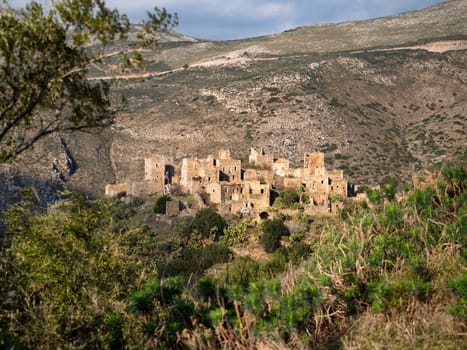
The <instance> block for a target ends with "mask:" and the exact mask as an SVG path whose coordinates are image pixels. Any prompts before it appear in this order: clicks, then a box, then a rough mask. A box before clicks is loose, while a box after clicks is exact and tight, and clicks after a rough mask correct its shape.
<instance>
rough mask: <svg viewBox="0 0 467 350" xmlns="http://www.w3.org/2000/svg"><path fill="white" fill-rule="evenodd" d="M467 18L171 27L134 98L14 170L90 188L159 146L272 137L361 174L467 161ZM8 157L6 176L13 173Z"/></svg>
mask: <svg viewBox="0 0 467 350" xmlns="http://www.w3.org/2000/svg"><path fill="white" fill-rule="evenodd" d="M465 18H467V3H466V2H465V1H460V0H453V1H448V2H445V3H442V4H440V5H437V6H433V7H430V8H427V9H424V10H421V11H415V12H410V13H406V14H401V15H397V16H392V17H387V18H379V19H375V20H370V21H360V22H347V23H340V24H329V25H318V26H307V27H301V28H297V29H295V30H292V31H288V32H284V33H280V34H277V35H272V36H266V37H259V38H251V39H245V40H235V41H226V42H207V41H202V40H197V39H193V38H189V37H186V36H181V35H178V34H176V33H172V34H171V35H170V36H169V37H163V38H161V46H162V48H163V50H162V52H147V53H146V54H145V56H146V59H147V63H148V65H147V71H146V72H145V73H144V74H143V75H134V76H132V77H127V79H124V80H120V81H118V83H117V84H115V87H114V91H115V92H116V93H117V94H124V95H126V96H128V99H129V105H128V109H127V110H125V111H123V112H122V113H121V115H120V116H119V118H118V120H117V123H116V125H115V126H114V127H113V128H112V130H109V131H108V132H107V133H106V135H83V134H73V135H59V136H55V137H52V138H50V139H48V140H46V141H45V142H43V143H41V144H40V145H38V146H37V147H36V148H35V150H34V151H33V152H31V153H29V154H27V155H25V156H24V157H23V159H20V160H19V161H18V167H17V168H16V169H19V172H18V174H17V177H16V178H18V176H20V175H23V178H24V179H25V182H27V180H28V179H29V180H30V174H37V175H36V176H34V179H35V181H39V182H40V183H41V184H43V183H44V182H47V183H50V182H51V183H54V184H61V183H63V182H65V183H66V184H67V185H69V186H71V187H74V188H79V189H81V190H84V191H86V192H89V193H91V194H96V193H102V191H103V186H104V185H105V183H108V182H112V181H124V180H125V179H126V178H128V177H135V176H136V173H138V172H140V171H141V170H140V167H141V166H142V162H141V160H142V158H144V157H147V156H150V155H151V154H154V153H158V154H164V155H167V156H169V157H172V158H174V159H175V160H177V159H180V158H182V157H184V156H204V155H206V154H209V153H214V152H216V151H217V149H218V148H219V147H228V148H230V149H231V151H232V153H233V155H234V156H237V157H245V156H246V155H247V152H248V151H249V147H250V146H255V147H264V148H265V149H266V151H267V152H273V153H274V154H275V155H277V156H284V157H288V158H289V159H291V160H292V161H293V162H294V163H296V164H298V163H300V161H301V158H302V155H303V152H306V151H312V150H321V151H324V152H325V153H326V161H327V163H328V165H330V166H332V167H336V168H341V169H344V170H345V171H346V174H347V175H348V176H349V177H350V178H351V180H353V181H355V182H359V183H374V182H379V181H380V180H381V179H382V178H383V177H386V176H390V177H393V178H397V179H399V180H403V179H406V178H409V177H410V176H411V174H412V173H413V172H414V171H415V170H417V169H418V168H420V167H426V166H431V165H437V164H438V165H439V164H441V163H443V162H445V161H447V160H450V159H453V160H464V161H465V160H466V154H465V150H466V142H467V137H466V134H465V130H467V125H466V124H467V122H466V120H467V117H466V112H467V111H466V110H467V101H466V98H467V97H466V96H467V91H466V90H467V89H466V78H467V77H466V72H467V70H466V63H465V62H467V51H466V50H465V49H466V42H467V41H466V40H467V23H466V21H465ZM128 44H131V40H129V41H128V42H121V43H118V44H117V45H116V47H117V46H122V45H123V46H124V45H128ZM427 49H429V51H428V50H427ZM444 50H447V51H444ZM94 78H95V77H94ZM63 141H65V143H64V142H63ZM64 144H65V145H66V147H65V146H64ZM70 157H71V158H72V159H73V161H74V163H73V162H72V163H73V164H75V165H74V168H73V169H70V168H69V167H68V165H69V164H70V162H69V159H70ZM55 163H57V164H59V165H60V166H58V168H59V171H58V173H57V171H56V170H54V171H52V170H51V169H52V168H53V165H54V164H55ZM8 168H9V169H8V171H9V172H8V171H5V172H4V176H7V175H8V174H12V173H13V174H16V172H15V171H16V170H14V169H13V170H12V167H11V166H10V167H8ZM55 168H57V166H56V167H55ZM5 174H6V175H5ZM40 174H42V175H40ZM13 182H14V181H13ZM41 186H42V185H41ZM47 186H49V185H47ZM47 186H45V187H44V186H42V187H43V188H49V187H47ZM14 187H15V183H13V184H12V182H11V181H10V182H9V187H8V189H10V188H13V189H14ZM5 191H7V190H5ZM5 193H6V192H5Z"/></svg>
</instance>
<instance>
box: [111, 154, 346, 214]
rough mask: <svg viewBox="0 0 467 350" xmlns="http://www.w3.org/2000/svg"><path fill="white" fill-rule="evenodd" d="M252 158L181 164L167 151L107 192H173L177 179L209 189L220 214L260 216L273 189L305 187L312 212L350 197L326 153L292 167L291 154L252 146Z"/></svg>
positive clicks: (191, 189) (189, 187)
mask: <svg viewBox="0 0 467 350" xmlns="http://www.w3.org/2000/svg"><path fill="white" fill-rule="evenodd" d="M249 162H250V164H252V165H253V166H252V167H251V168H248V169H242V165H241V161H240V160H238V159H232V158H231V156H230V151H228V150H221V151H219V152H218V154H217V156H216V157H214V156H212V155H211V156H208V157H207V158H204V159H197V158H184V159H183V160H182V164H181V166H179V167H177V166H174V165H170V164H167V159H166V158H165V157H164V156H155V157H151V158H146V159H145V160H144V180H142V181H127V182H126V183H123V184H115V185H107V186H106V189H105V193H106V195H108V196H115V195H116V194H118V193H120V192H126V193H127V194H129V195H133V196H141V195H149V194H164V193H170V186H171V185H172V184H177V185H179V186H180V189H181V190H182V191H184V192H186V193H190V194H195V193H205V194H206V196H205V197H207V198H209V204H212V205H215V206H216V207H217V208H218V210H219V211H220V212H221V213H242V214H244V215H247V214H255V215H259V214H261V213H262V212H264V211H266V210H267V209H268V207H270V206H271V205H272V204H273V198H272V196H271V194H272V191H273V189H279V190H280V189H289V190H300V191H301V192H302V193H304V194H306V195H307V197H308V198H309V199H310V201H309V203H307V204H305V205H304V210H305V211H306V212H308V213H317V212H319V213H326V212H335V211H336V210H337V209H338V208H339V207H340V206H341V205H342V199H344V198H346V197H348V196H349V185H348V183H347V180H346V179H345V178H344V173H343V171H342V170H327V169H326V167H325V164H324V154H323V153H318V152H314V153H305V155H304V159H303V167H302V168H291V167H290V163H289V161H288V160H287V159H283V158H278V159H275V158H274V156H273V155H272V154H266V153H265V152H264V150H263V149H261V150H259V151H257V150H256V149H254V148H251V151H250V155H249Z"/></svg>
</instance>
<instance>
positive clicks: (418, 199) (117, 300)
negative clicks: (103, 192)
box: [0, 166, 467, 349]
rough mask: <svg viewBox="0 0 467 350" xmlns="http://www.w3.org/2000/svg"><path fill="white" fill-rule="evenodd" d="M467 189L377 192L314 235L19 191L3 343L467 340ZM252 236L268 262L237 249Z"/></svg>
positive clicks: (445, 176)
mask: <svg viewBox="0 0 467 350" xmlns="http://www.w3.org/2000/svg"><path fill="white" fill-rule="evenodd" d="M466 184H467V173H466V170H465V169H464V168H462V167H459V166H454V167H449V168H445V169H444V170H443V171H442V172H441V173H440V174H439V176H438V177H437V178H435V180H434V181H431V182H429V183H427V184H425V185H422V186H417V187H414V186H413V185H407V186H406V187H405V189H404V191H403V193H401V194H400V196H398V195H396V193H395V191H394V188H393V187H392V186H390V185H388V186H383V187H382V190H381V191H369V193H368V194H369V202H361V203H350V204H348V205H347V206H346V208H345V211H343V212H342V213H341V214H342V217H343V223H342V225H339V226H331V225H329V226H328V227H326V228H325V229H324V231H323V232H322V233H321V235H320V236H319V238H315V239H313V238H312V237H311V236H310V235H308V236H309V237H301V238H300V239H299V238H297V236H296V235H295V236H294V235H293V234H291V235H290V236H288V235H289V234H290V232H289V231H288V229H287V227H286V225H284V223H283V222H282V220H281V219H275V220H271V221H263V222H261V223H259V224H258V225H256V226H254V225H253V223H252V222H248V221H241V220H239V219H237V220H236V221H235V222H231V223H227V222H226V221H225V220H224V219H223V218H222V217H220V216H219V215H218V214H217V213H216V212H215V211H213V210H211V209H203V210H201V211H200V212H198V213H197V214H196V215H194V216H189V217H184V218H179V219H178V220H177V221H176V223H175V224H174V225H172V226H166V227H165V228H164V227H162V226H160V227H158V228H157V225H153V224H151V223H150V220H148V219H147V217H146V218H142V216H143V214H142V213H147V212H148V210H147V209H148V208H147V207H145V204H144V201H140V200H138V199H134V200H133V201H130V202H129V203H124V202H121V201H120V200H119V199H112V200H99V201H89V200H86V199H84V198H82V197H81V196H79V195H76V194H68V196H67V200H65V201H62V202H61V203H60V204H57V205H56V206H55V207H53V208H51V209H49V210H48V211H46V210H44V209H42V208H41V207H40V205H39V204H38V203H37V202H36V201H35V196H34V193H29V194H25V199H24V201H22V202H21V203H18V204H17V205H15V206H14V207H11V208H10V209H9V210H8V211H6V212H5V213H4V215H3V220H4V222H5V225H6V227H7V230H6V232H5V233H4V235H3V236H2V240H1V244H2V246H1V255H0V279H1V281H2V283H1V284H0V296H1V298H0V301H1V310H0V344H1V345H0V346H1V347H2V348H6V349H13V348H14V349H23V348H24V349H29V348H35V349H53V348H61V349H153V348H154V349H167V348H171V349H177V348H199V349H217V348H225V349H232V348H237V349H252V348H263V349H264V348H268V349H271V348H272V349H274V348H276V349H284V348H296V349H301V348H315V347H317V348H334V349H339V348H346V349H353V348H381V347H383V346H384V347H385V348H388V349H389V348H420V349H425V348H443V349H444V348H452V349H457V348H461V347H462V346H463V345H464V344H465V331H466V323H465V322H466V321H467V270H466V259H467V248H466V240H467V200H466V199H467V193H466ZM146 205H147V204H146ZM149 209H150V211H151V212H154V211H156V212H157V211H158V210H159V209H158V208H157V202H156V206H154V207H151V208H149ZM153 215H156V214H153ZM302 216H303V215H302ZM282 219H287V218H285V217H282ZM251 232H253V234H252V235H253V236H257V238H258V239H257V240H258V242H259V243H261V244H262V245H263V247H264V249H265V250H266V251H268V252H270V253H269V254H268V255H267V256H268V258H267V259H254V258H252V257H250V256H244V257H241V256H237V255H235V254H234V252H233V251H234V249H235V248H236V247H238V246H239V245H242V244H243V245H245V244H246V243H245V241H246V240H247V239H248V238H249V239H250V241H251V240H253V238H252V237H249V235H251ZM281 236H282V243H283V244H282V245H281V244H277V243H278V242H280V238H281ZM287 236H288V237H287ZM304 238H308V239H304ZM285 243H286V244H285ZM255 244H256V243H255ZM213 267H214V268H213Z"/></svg>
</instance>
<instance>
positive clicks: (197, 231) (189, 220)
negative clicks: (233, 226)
mask: <svg viewBox="0 0 467 350" xmlns="http://www.w3.org/2000/svg"><path fill="white" fill-rule="evenodd" d="M226 227H227V222H226V221H225V220H224V218H223V217H222V216H221V215H219V214H218V213H217V212H216V211H215V210H214V209H211V208H203V209H201V210H200V211H198V212H197V213H196V215H195V216H188V217H186V218H184V219H183V220H182V221H181V222H179V223H178V224H177V226H176V228H175V230H176V231H177V232H178V233H179V234H180V235H181V236H182V237H183V238H185V239H187V240H189V239H190V238H192V237H193V236H195V237H196V236H199V237H200V238H201V239H213V240H215V241H217V240H218V239H219V238H220V236H221V235H222V234H223V233H224V229H225V228H226Z"/></svg>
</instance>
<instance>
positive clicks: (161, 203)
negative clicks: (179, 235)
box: [154, 195, 170, 214]
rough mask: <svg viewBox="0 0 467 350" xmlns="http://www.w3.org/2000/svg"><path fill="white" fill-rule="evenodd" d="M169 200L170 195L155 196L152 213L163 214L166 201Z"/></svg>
mask: <svg viewBox="0 0 467 350" xmlns="http://www.w3.org/2000/svg"><path fill="white" fill-rule="evenodd" d="M168 201H170V196H168V195H163V196H161V197H159V198H157V201H156V204H155V205H154V213H156V214H165V213H166V205H167V202H168Z"/></svg>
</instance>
